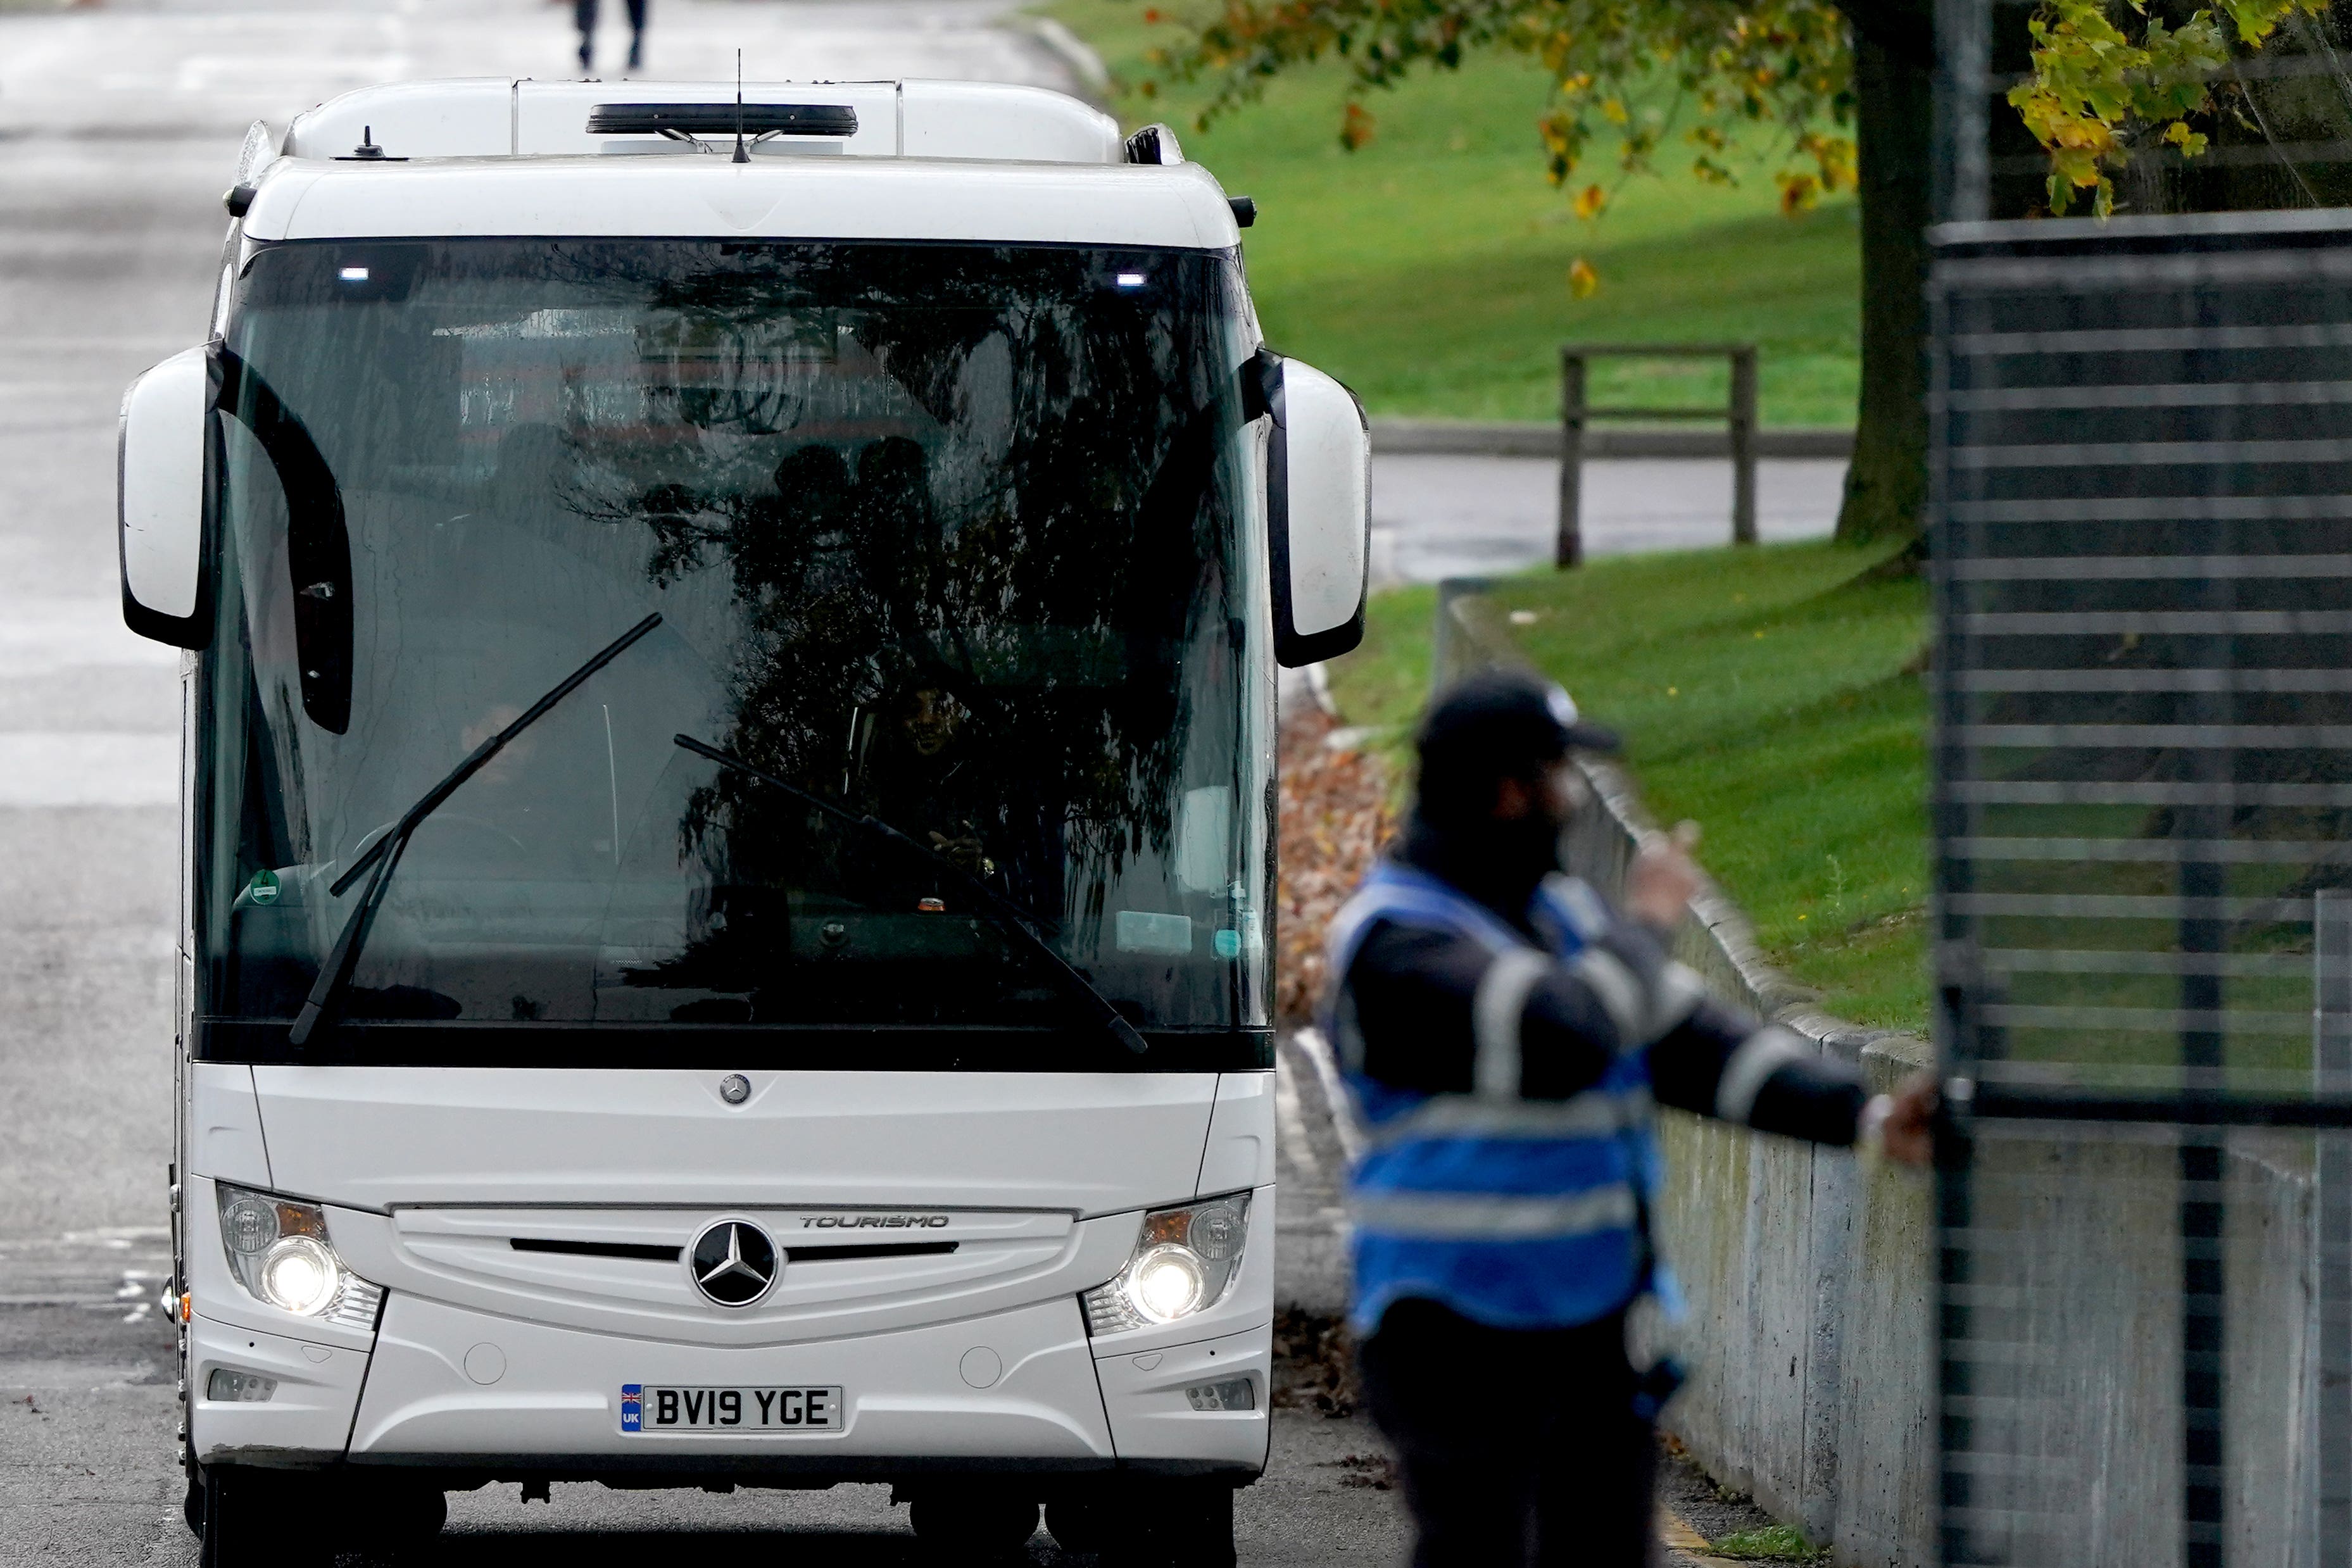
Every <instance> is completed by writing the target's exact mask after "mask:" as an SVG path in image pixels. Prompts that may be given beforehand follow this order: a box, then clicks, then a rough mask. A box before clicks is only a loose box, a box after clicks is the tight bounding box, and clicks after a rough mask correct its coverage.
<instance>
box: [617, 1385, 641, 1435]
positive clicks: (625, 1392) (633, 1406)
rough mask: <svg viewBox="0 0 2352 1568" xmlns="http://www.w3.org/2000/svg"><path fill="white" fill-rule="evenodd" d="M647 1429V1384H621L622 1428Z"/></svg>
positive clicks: (625, 1429)
mask: <svg viewBox="0 0 2352 1568" xmlns="http://www.w3.org/2000/svg"><path fill="white" fill-rule="evenodd" d="M645 1429H646V1385H644V1384H642V1383H624V1384H623V1385H621V1430H622V1431H624V1432H642V1431H644V1430H645Z"/></svg>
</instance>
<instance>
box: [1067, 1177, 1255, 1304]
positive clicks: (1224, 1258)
mask: <svg viewBox="0 0 2352 1568" xmlns="http://www.w3.org/2000/svg"><path fill="white" fill-rule="evenodd" d="M1249 1204H1250V1195H1249V1194H1247V1193H1245V1192H1237V1193H1233V1194H1231V1195H1229V1196H1227V1197H1219V1198H1212V1199H1210V1200H1209V1201H1208V1202H1206V1203H1193V1204H1187V1205H1185V1206H1184V1207H1181V1208H1156V1209H1153V1210H1152V1211H1151V1212H1150V1214H1147V1215H1145V1216H1144V1217H1143V1233H1142V1234H1141V1235H1140V1236H1139V1237H1138V1238H1137V1239H1136V1242H1135V1251H1134V1253H1133V1254H1132V1255H1131V1256H1129V1259H1128V1260H1127V1267H1126V1268H1124V1269H1122V1270H1119V1272H1118V1278H1117V1279H1115V1280H1113V1281H1110V1283H1108V1284H1107V1285H1097V1286H1096V1287H1095V1288H1094V1289H1093V1290H1091V1291H1087V1293H1086V1295H1085V1297H1084V1298H1083V1299H1084V1301H1085V1303H1086V1309H1087V1331H1088V1332H1089V1333H1097V1334H1105V1333H1119V1332H1120V1331H1122V1330H1125V1329H1139V1328H1147V1327H1150V1325H1152V1324H1154V1323H1170V1322H1175V1321H1176V1320H1177V1319H1179V1318H1189V1317H1191V1316H1192V1314H1193V1313H1195V1312H1205V1311H1207V1310H1208V1309H1209V1308H1211V1307H1213V1306H1215V1305H1216V1304H1217V1303H1218V1302H1219V1301H1223V1300H1224V1299H1225V1293H1226V1292H1227V1291H1230V1290H1232V1289H1233V1286H1234V1281H1235V1280H1236V1279H1238V1278H1239V1277H1240V1276H1241V1265H1242V1249H1243V1246H1244V1243H1245V1242H1246V1241H1247V1240H1248V1239H1249Z"/></svg>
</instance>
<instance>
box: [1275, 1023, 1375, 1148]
mask: <svg viewBox="0 0 2352 1568" xmlns="http://www.w3.org/2000/svg"><path fill="white" fill-rule="evenodd" d="M1290 1038H1291V1039H1292V1040H1294V1041H1296V1042H1297V1046H1298V1049H1299V1050H1300V1051H1304V1052H1305V1053H1306V1056H1307V1061H1309V1062H1311V1063H1313V1064H1314V1068H1315V1081H1316V1082H1317V1084H1318V1086H1319V1087H1320V1088H1321V1089H1322V1091H1323V1103H1325V1104H1327V1105H1328V1106H1330V1108H1331V1130H1332V1131H1333V1132H1335V1133H1337V1134H1339V1149H1340V1152H1341V1153H1343V1154H1345V1155H1347V1156H1348V1163H1349V1165H1350V1166H1353V1165H1354V1164H1355V1163H1356V1162H1357V1161H1358V1160H1360V1159H1362V1158H1363V1157H1364V1129H1363V1128H1362V1127H1361V1126H1360V1125H1359V1124H1357V1121H1356V1102H1355V1099H1354V1097H1353V1096H1351V1095H1350V1094H1349V1092H1348V1086H1347V1085H1346V1084H1345V1083H1343V1082H1340V1079H1339V1063H1338V1062H1337V1061H1333V1060H1332V1059H1331V1044H1330V1042H1329V1041H1328V1040H1325V1039H1324V1038H1323V1031H1322V1030H1315V1029H1302V1030H1297V1032H1296V1033H1294V1034H1292V1035H1291V1037H1290Z"/></svg>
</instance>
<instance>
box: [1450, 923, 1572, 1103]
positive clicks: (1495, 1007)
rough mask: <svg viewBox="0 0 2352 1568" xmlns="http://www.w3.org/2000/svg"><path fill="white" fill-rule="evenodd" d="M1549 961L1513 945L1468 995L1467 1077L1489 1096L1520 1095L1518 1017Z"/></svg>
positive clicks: (1549, 965) (1499, 954)
mask: <svg viewBox="0 0 2352 1568" xmlns="http://www.w3.org/2000/svg"><path fill="white" fill-rule="evenodd" d="M1551 966H1552V960H1551V959H1550V958H1549V956H1546V955H1544V954H1542V953H1538V952H1537V951H1536V950H1535V949H1534V948H1532V947H1513V948H1509V949H1507V950H1506V951H1504V952H1501V953H1497V954H1496V955H1495V959H1494V962H1492V963H1490V964H1488V965H1487V966H1486V973H1485V974H1483V975H1481V976H1479V977H1478V989H1477V991H1476V992H1475V994H1474V995H1473V996H1472V997H1471V998H1470V1035H1471V1039H1472V1040H1475V1042H1476V1045H1477V1052H1478V1053H1477V1055H1476V1057H1475V1059H1474V1061H1473V1066H1472V1068H1471V1073H1470V1081H1471V1082H1472V1083H1474V1084H1475V1085H1476V1087H1477V1091H1478V1092H1479V1094H1481V1095H1482V1096H1484V1097H1485V1098H1486V1099H1489V1100H1516V1099H1517V1098H1518V1097H1519V1020H1520V1019H1522V1018H1524V1017H1525V1016H1526V1014H1527V1010H1528V992H1529V991H1532V990H1534V989H1535V987H1536V982H1537V981H1538V980H1540V979H1542V978H1543V977H1544V975H1545V973H1546V972H1547V971H1548V970H1549V969H1550V968H1551Z"/></svg>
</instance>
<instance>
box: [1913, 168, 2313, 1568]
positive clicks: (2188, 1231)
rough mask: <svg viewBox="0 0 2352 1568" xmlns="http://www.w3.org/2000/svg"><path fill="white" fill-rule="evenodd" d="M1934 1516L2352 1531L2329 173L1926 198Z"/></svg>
mask: <svg viewBox="0 0 2352 1568" xmlns="http://www.w3.org/2000/svg"><path fill="white" fill-rule="evenodd" d="M1929 300H1930V308H1931V311H1932V313H1933V339H1932V342H1933V349H1934V360H1933V370H1932V391H1931V397H1932V405H1931V408H1932V416H1933V420H1934V436H1933V443H1934V444H1933V458H1932V474H1933V482H1934V486H1935V493H1934V504H1933V521H1932V546H1933V550H1932V554H1933V559H1934V563H1935V565H1934V575H1935V583H1936V589H1935V592H1936V606H1937V657H1936V674H1935V677H1934V679H1935V683H1936V691H1937V696H1936V736H1935V739H1934V747H1935V757H1936V763H1935V772H1936V776H1935V782H1934V798H1933V813H1934V831H1935V834H1936V839H1937V856H1938V868H1937V891H1936V900H1937V902H1936V908H1935V911H1934V915H1935V921H1936V927H1937V984H1938V990H1937V995H1938V998H1939V1002H1938V1019H1937V1025H1938V1030H1939V1033H1940V1042H1941V1045H1942V1048H1943V1051H1944V1052H1945V1060H1946V1062H1947V1064H1948V1072H1949V1074H1950V1075H1951V1077H1952V1080H1953V1082H1954V1087H1955V1090H1956V1092H1955V1095H1954V1113H1955V1114H1954V1124H1955V1127H1956V1129H1957V1131H1958V1134H1960V1136H1958V1138H1956V1139H1955V1140H1954V1149H1955V1151H1956V1152H1955V1153H1954V1155H1952V1157H1950V1158H1948V1161H1947V1164H1946V1167H1945V1168H1944V1170H1943V1171H1942V1172H1941V1173H1940V1175H1939V1178H1938V1199H1937V1204H1938V1207H1937V1244H1938V1248H1939V1254H1938V1270H1939V1271H1938V1276H1937V1277H1938V1301H1937V1306H1938V1312H1939V1314H1940V1315H1939V1322H1938V1330H1939V1333H1940V1336H1941V1358H1940V1376H1941V1385H1940V1390H1939V1396H1940V1406H1939V1416H1940V1421H1941V1432H1940V1437H1941V1450H1942V1461H1941V1463H1942V1471H1941V1476H1940V1478H1939V1485H1940V1493H1939V1495H1940V1515H1939V1520H1940V1525H1939V1528H1940V1543H1941V1555H1942V1559H1943V1561H1944V1562H1945V1563H1948V1564H1951V1565H1953V1568H1960V1565H1976V1564H1985V1565H1991V1564H2001V1565H2004V1568H2094V1565H2108V1564H2113V1565H2116V1568H2125V1565H2129V1568H2158V1565H2164V1564H2176V1563H2177V1564H2179V1565H2181V1568H2221V1564H2224V1563H2227V1564H2230V1565H2231V1568H2344V1565H2346V1564H2347V1563H2352V1521H2348V1520H2347V1500H2352V1381H2347V1375H2352V1288H2347V1287H2352V1151H2347V1146H2346V1139H2345V1134H2344V1133H2343V1132H2342V1131H2340V1130H2341V1129H2345V1128H2347V1127H2352V894H2347V891H2346V890H2347V889H2352V214H2347V213H2342V212H2313V213H2305V214H2278V213H2273V214H2259V215H2246V214H2211V215H2203V216H2184V217H2151V218H2138V219H2117V220H2115V221H2113V222H2111V223H2108V224H2105V225H2094V224H2091V223H2088V222H2080V221H2072V220H2068V221H2049V222H2041V223H2014V222H2012V223H1971V224H1959V225H1949V226H1948V227H1946V228H1944V229H1942V230H1939V231H1937V246H1936V250H1935V259H1934V262H1933V267H1932V275H1931V281H1930V286H1929Z"/></svg>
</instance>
